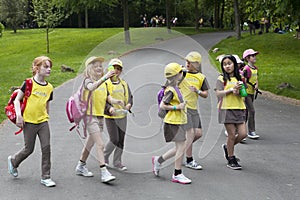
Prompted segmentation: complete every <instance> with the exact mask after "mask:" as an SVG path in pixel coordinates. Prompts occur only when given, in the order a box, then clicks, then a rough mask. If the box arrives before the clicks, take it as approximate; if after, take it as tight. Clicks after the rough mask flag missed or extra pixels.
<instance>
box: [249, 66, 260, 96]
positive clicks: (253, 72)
mask: <svg viewBox="0 0 300 200" xmlns="http://www.w3.org/2000/svg"><path fill="white" fill-rule="evenodd" d="M250 70H251V77H250V79H249V82H250V83H251V84H252V85H254V84H255V83H256V81H257V78H258V71H257V69H253V68H251V67H250ZM252 85H250V84H249V83H247V93H248V94H254V92H255V90H254V88H253V87H252Z"/></svg>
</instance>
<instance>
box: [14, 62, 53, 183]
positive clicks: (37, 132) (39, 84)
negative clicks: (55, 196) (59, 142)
mask: <svg viewBox="0 0 300 200" xmlns="http://www.w3.org/2000/svg"><path fill="white" fill-rule="evenodd" d="M51 69H52V61H51V60H50V58H48V57H46V56H39V57H36V58H35V59H34V60H33V63H32V73H33V77H32V78H31V79H32V90H31V95H30V96H29V97H28V99H27V104H26V109H25V110H24V113H23V115H22V114H21V108H20V101H22V100H23V97H24V93H25V88H26V82H24V83H23V85H22V86H21V89H20V90H19V92H18V94H17V97H16V99H15V101H14V105H15V110H16V116H17V119H16V125H17V126H18V127H20V128H23V136H24V147H23V148H22V149H21V150H20V151H19V152H17V153H15V154H14V155H12V156H8V170H9V173H10V174H11V175H12V176H14V177H17V176H18V170H17V168H18V167H19V165H20V164H21V163H22V162H23V161H24V160H25V159H26V158H27V157H28V156H29V155H31V154H32V153H33V151H34V146H35V141H36V137H37V136H38V137H39V140H40V146H41V151H42V165H41V168H42V175H41V181H40V182H41V184H43V185H45V186H47V187H53V186H55V185H56V184H55V182H54V181H53V180H52V179H51V178H50V169H51V148H50V128H49V124H48V120H49V114H48V113H49V102H50V101H51V100H52V99H53V86H52V85H51V84H50V83H49V82H47V81H46V78H48V77H49V76H50V74H51Z"/></svg>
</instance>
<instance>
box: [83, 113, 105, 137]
mask: <svg viewBox="0 0 300 200" xmlns="http://www.w3.org/2000/svg"><path fill="white" fill-rule="evenodd" d="M103 123H104V121H103V117H102V116H101V117H99V116H92V117H91V119H90V117H89V116H88V117H87V132H88V133H89V134H90V135H91V134H93V133H100V132H103Z"/></svg>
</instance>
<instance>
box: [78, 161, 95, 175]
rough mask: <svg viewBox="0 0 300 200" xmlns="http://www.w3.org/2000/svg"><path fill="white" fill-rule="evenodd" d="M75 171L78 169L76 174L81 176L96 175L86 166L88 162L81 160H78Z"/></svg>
mask: <svg viewBox="0 0 300 200" xmlns="http://www.w3.org/2000/svg"><path fill="white" fill-rule="evenodd" d="M75 171H76V175H79V176H84V177H92V176H94V174H93V173H92V172H89V170H88V168H87V167H86V163H83V162H81V161H79V162H78V164H77V166H76V169H75Z"/></svg>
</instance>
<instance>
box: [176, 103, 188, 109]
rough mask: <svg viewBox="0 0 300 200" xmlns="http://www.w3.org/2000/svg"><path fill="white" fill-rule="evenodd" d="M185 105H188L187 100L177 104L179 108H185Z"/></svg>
mask: <svg viewBox="0 0 300 200" xmlns="http://www.w3.org/2000/svg"><path fill="white" fill-rule="evenodd" d="M185 106H186V101H185V102H183V103H180V104H179V105H178V106H177V109H178V110H184V108H185Z"/></svg>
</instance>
